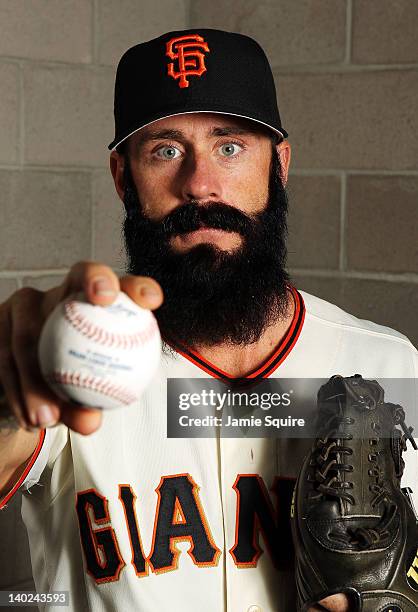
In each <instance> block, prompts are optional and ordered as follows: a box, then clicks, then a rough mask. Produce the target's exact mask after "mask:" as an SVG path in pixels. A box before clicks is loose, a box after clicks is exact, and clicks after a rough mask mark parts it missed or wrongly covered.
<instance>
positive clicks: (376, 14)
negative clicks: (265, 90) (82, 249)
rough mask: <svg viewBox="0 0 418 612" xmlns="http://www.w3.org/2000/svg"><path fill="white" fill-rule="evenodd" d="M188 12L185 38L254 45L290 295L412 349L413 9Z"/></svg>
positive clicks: (415, 275) (289, 5)
mask: <svg viewBox="0 0 418 612" xmlns="http://www.w3.org/2000/svg"><path fill="white" fill-rule="evenodd" d="M225 7H226V3H225V0H212V2H210V3H208V2H205V1H204V0H194V1H193V2H192V5H191V24H192V26H195V27H198V26H206V27H219V28H223V29H226V30H234V31H238V32H242V33H244V34H248V35H250V36H253V37H254V38H255V39H256V40H258V41H259V42H260V43H261V44H262V46H263V47H264V49H265V50H266V52H267V55H268V57H269V59H270V62H271V64H272V66H273V71H274V75H275V80H276V87H277V93H278V100H279V107H280V113H281V117H282V121H283V125H284V127H285V128H286V130H287V131H288V132H289V141H290V143H291V145H292V161H291V168H290V177H289V183H288V189H289V201H290V219H289V228H290V235H289V266H290V271H291V273H292V277H293V279H294V282H295V284H296V285H297V286H298V287H300V288H301V289H306V290H307V291H309V292H311V293H314V294H316V295H318V296H320V297H323V298H324V299H328V300H330V301H332V302H334V303H337V304H338V305H340V306H341V307H342V308H344V309H346V310H348V311H350V312H352V313H353V314H355V315H357V316H359V317H361V318H365V319H371V320H373V321H375V322H377V323H381V324H383V325H389V326H391V327H394V328H395V329H398V330H399V331H401V332H402V333H404V334H406V335H408V336H409V337H410V338H411V340H412V341H413V342H414V343H415V344H417V343H418V326H417V324H416V316H415V311H416V307H417V304H418V240H417V226H418V139H417V137H416V135H417V133H418V113H417V99H418V38H417V36H416V25H417V23H418V3H417V2H416V1H415V0H321V1H319V0H298V1H297V2H294V0H263V1H260V2H255V1H254V0H230V1H229V2H228V11H227V10H226V9H225Z"/></svg>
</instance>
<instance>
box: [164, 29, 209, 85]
mask: <svg viewBox="0 0 418 612" xmlns="http://www.w3.org/2000/svg"><path fill="white" fill-rule="evenodd" d="M199 49H202V50H203V51H206V52H209V47H208V44H207V42H205V40H204V38H202V37H201V36H199V35H198V34H187V35H185V36H179V37H178V38H172V39H171V40H169V41H168V43H167V53H166V55H168V57H169V58H170V59H173V60H178V68H179V70H178V72H175V71H174V63H173V62H172V63H170V64H168V75H169V76H171V77H173V79H180V80H179V87H182V88H183V87H189V81H188V80H187V77H189V76H191V75H194V76H199V77H200V76H201V75H202V74H203V73H204V72H206V66H205V54H204V53H202V52H201V51H199Z"/></svg>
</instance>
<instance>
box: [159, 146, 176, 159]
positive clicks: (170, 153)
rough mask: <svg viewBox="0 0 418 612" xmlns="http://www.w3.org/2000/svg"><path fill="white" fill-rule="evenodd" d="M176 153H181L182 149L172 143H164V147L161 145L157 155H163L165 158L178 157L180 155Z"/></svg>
mask: <svg viewBox="0 0 418 612" xmlns="http://www.w3.org/2000/svg"><path fill="white" fill-rule="evenodd" d="M176 153H179V154H180V151H179V150H178V149H177V148H176V147H173V146H171V145H164V146H163V147H160V148H159V149H158V151H157V155H158V156H159V157H162V158H163V159H176V158H177V157H178V155H176Z"/></svg>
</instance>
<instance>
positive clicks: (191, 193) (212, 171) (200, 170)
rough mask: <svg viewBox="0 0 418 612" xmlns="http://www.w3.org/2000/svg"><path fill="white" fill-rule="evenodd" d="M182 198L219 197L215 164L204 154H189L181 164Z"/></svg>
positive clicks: (219, 187)
mask: <svg viewBox="0 0 418 612" xmlns="http://www.w3.org/2000/svg"><path fill="white" fill-rule="evenodd" d="M181 188H182V197H183V199H184V200H187V201H188V200H207V199H210V198H212V199H221V198H222V193H221V192H222V186H221V181H220V177H219V170H218V169H217V168H216V164H215V163H214V162H213V161H212V160H211V159H210V158H209V157H208V156H207V155H205V154H203V153H197V154H194V155H193V156H190V157H189V158H188V159H187V161H186V163H185V164H184V166H183V176H182V187H181Z"/></svg>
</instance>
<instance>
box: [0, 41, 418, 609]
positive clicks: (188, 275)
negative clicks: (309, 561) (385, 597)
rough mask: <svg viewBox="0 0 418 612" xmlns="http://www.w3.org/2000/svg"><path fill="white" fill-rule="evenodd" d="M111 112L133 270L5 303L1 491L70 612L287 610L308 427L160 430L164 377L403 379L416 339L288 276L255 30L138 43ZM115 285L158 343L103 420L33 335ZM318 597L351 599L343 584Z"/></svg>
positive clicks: (277, 155) (273, 140)
mask: <svg viewBox="0 0 418 612" xmlns="http://www.w3.org/2000/svg"><path fill="white" fill-rule="evenodd" d="M115 120H116V134H115V139H114V141H113V142H112V144H111V145H110V148H111V149H112V153H111V159H110V165H111V171H112V175H113V178H114V182H115V187H116V190H117V192H118V194H119V197H120V198H121V200H122V201H123V202H124V205H125V209H126V219H125V222H124V237H125V242H126V249H127V255H128V262H129V272H130V275H129V276H126V277H124V278H122V279H120V280H119V279H117V278H116V276H115V275H114V273H113V272H112V271H111V270H109V269H108V268H106V267H105V266H102V265H100V264H98V263H94V262H84V263H83V262H82V263H79V264H76V265H75V266H73V268H72V269H71V271H70V273H69V275H68V276H67V278H66V280H65V281H64V283H63V284H62V285H61V286H60V287H56V288H54V289H52V290H50V291H48V292H45V293H42V292H39V291H35V290H30V289H24V290H21V291H18V292H17V293H15V294H13V295H12V296H11V297H10V298H9V300H7V302H5V303H4V304H3V305H2V307H1V309H0V346H1V351H2V359H1V360H0V364H1V365H0V380H1V381H2V384H3V387H4V391H5V401H4V404H5V406H6V407H7V408H8V409H9V410H10V409H11V410H12V412H13V414H14V415H15V417H16V419H17V421H18V423H19V425H20V427H16V428H15V429H13V423H12V422H11V420H10V419H9V420H8V421H7V422H6V424H4V422H3V426H2V427H3V432H4V434H5V435H4V436H3V439H2V445H1V446H0V460H1V462H0V465H2V468H1V472H0V476H1V480H0V489H1V491H2V493H3V495H4V498H3V504H5V503H7V501H8V499H10V497H11V496H12V495H13V493H14V492H15V491H16V490H17V488H18V487H19V486H23V489H24V490H26V491H27V492H26V493H24V499H23V507H22V514H23V519H24V521H25V524H26V525H27V528H28V533H29V539H30V547H31V558H32V564H33V570H34V578H35V583H36V586H37V590H38V591H44V592H47V591H54V590H69V591H70V597H71V603H70V609H72V610H84V609H91V610H95V611H96V610H116V609H118V610H119V609H121V610H143V611H145V612H148V611H156V610H166V609H172V610H175V611H177V610H190V611H191V610H195V609H196V608H197V607H199V608H200V609H201V610H202V611H205V612H206V611H207V612H214V611H216V612H217V611H219V612H220V611H223V610H231V611H233V612H241V611H244V610H245V611H251V612H259V611H261V610H263V611H267V610H268V611H273V610H275V611H280V612H290V611H291V610H294V609H295V592H294V567H293V555H292V548H291V541H290V538H289V523H288V509H289V505H290V497H291V492H292V488H293V484H294V479H295V478H296V476H297V474H298V470H299V468H300V465H301V461H302V459H303V456H304V453H305V451H306V449H307V445H306V441H303V440H295V439H291V440H285V439H280V440H276V439H245V438H244V439H239V440H235V439H226V438H222V437H219V436H218V437H216V438H210V439H185V440H181V439H167V437H166V381H167V379H168V378H202V377H206V378H207V377H213V378H221V379H226V380H231V379H236V378H272V379H273V378H296V377H318V378H324V377H329V376H330V375H332V374H334V373H337V372H338V373H340V374H342V375H343V376H348V375H352V374H353V373H354V372H355V371H356V372H357V371H359V372H361V373H362V374H363V375H364V376H365V377H369V376H370V377H377V376H380V377H384V376H390V377H413V376H416V351H415V350H414V349H413V347H412V346H411V345H410V343H409V341H408V340H407V339H406V338H405V337H403V336H402V335H400V334H398V333H397V332H394V331H392V330H389V329H387V328H382V327H380V326H377V325H374V324H372V323H369V322H364V321H359V320H357V319H356V318H355V317H352V316H351V315H348V314H347V313H344V312H343V311H341V310H340V309H338V308H336V307H335V306H333V305H331V304H328V303H326V302H323V301H322V300H319V299H317V298H314V297H313V296H310V295H308V294H303V295H302V294H301V293H300V292H298V291H297V290H296V289H295V288H293V287H292V286H291V285H290V284H289V278H288V275H287V273H286V271H285V255H286V249H285V235H286V211H287V196H286V192H285V185H286V182H287V176H288V169H289V164H290V145H289V142H288V141H287V132H286V131H285V130H284V129H283V128H282V125H281V121H280V116H279V112H278V109H277V102H276V96H275V90H274V82H273V78H272V74H271V70H270V67H269V65H268V62H267V59H266V57H265V55H264V53H263V51H262V50H261V48H260V47H259V46H258V44H257V43H256V42H255V41H253V40H251V39H250V38H248V37H246V36H242V35H238V34H232V33H225V32H221V31H216V30H200V29H199V30H190V31H184V32H170V33H168V34H165V35H163V36H161V37H159V38H157V39H155V40H152V41H149V42H148V43H143V44H140V45H137V46H135V47H133V48H132V49H130V50H129V51H128V52H127V53H126V54H125V55H124V56H123V58H122V59H121V62H120V64H119V67H118V73H117V79H116V87H115ZM119 288H120V289H121V290H123V291H125V292H126V293H128V295H130V297H132V299H134V300H135V301H137V302H138V303H139V304H141V305H143V306H145V307H147V308H152V309H154V310H155V314H156V317H157V319H158V323H159V326H160V329H161V333H162V336H163V339H164V340H165V344H164V352H163V359H162V364H161V367H160V369H159V371H158V373H157V375H156V377H155V379H154V381H153V384H152V385H151V386H150V388H149V389H147V391H146V392H145V393H144V395H143V397H142V398H141V400H140V402H138V405H137V406H131V407H129V408H127V409H126V410H123V411H115V412H110V413H105V414H103V415H102V414H101V413H100V412H99V411H97V410H89V411H87V410H85V409H83V408H82V407H79V406H74V405H72V404H71V403H67V402H63V401H61V400H59V399H58V398H56V397H55V395H54V394H53V393H52V392H51V391H50V390H49V389H48V388H47V387H46V385H45V383H44V382H43V381H42V379H41V376H40V373H39V366H38V364H37V360H36V351H35V348H36V345H37V340H38V337H39V332H40V329H41V327H42V323H43V321H44V320H45V318H46V316H47V315H48V314H49V313H50V312H51V310H52V309H53V307H54V306H55V305H56V304H57V303H58V302H59V301H60V300H62V299H63V298H64V297H65V296H67V295H69V294H70V293H72V292H73V291H76V290H80V289H83V290H84V291H85V293H86V296H87V298H88V299H89V300H90V301H91V302H93V303H95V304H100V305H106V304H109V303H111V302H112V301H113V299H114V297H115V292H116V291H117V290H118V289H119ZM163 293H164V299H163ZM4 412H7V409H6V408H5V409H4ZM57 423H58V425H57V426H55V427H53V425H56V424H57ZM28 424H30V425H31V426H32V427H38V428H40V429H37V430H36V431H35V432H34V431H28V430H27V426H28ZM80 434H84V435H80ZM87 434H89V435H87ZM413 470H415V471H413V479H414V484H415V486H416V484H417V474H416V465H414V468H413ZM37 485H40V486H37ZM270 492H271V493H270ZM275 497H276V499H275ZM186 553H187V554H186ZM322 605H323V606H324V607H323V608H320V607H318V608H317V609H324V608H325V609H327V610H334V611H337V610H338V611H340V612H343V611H346V610H348V609H349V602H348V600H347V598H346V596H345V595H344V594H339V595H335V596H333V597H331V598H327V600H326V601H322ZM313 609H315V608H313Z"/></svg>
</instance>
